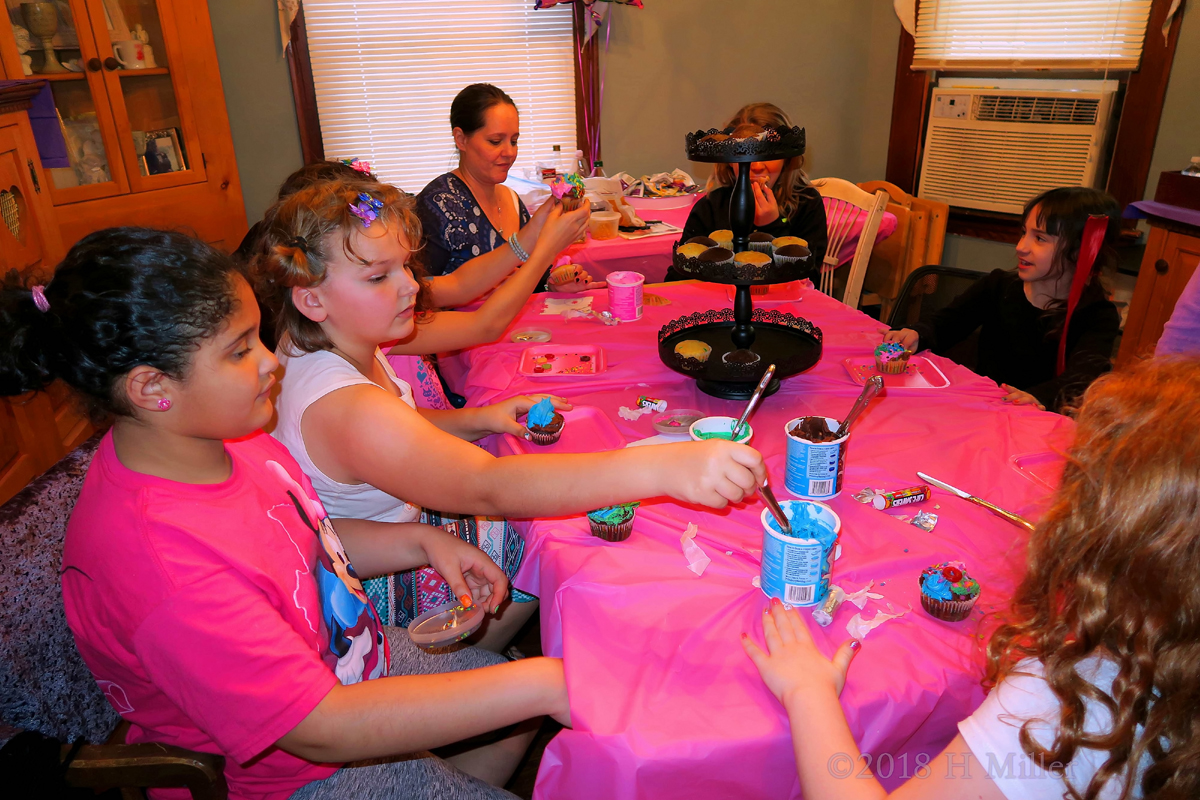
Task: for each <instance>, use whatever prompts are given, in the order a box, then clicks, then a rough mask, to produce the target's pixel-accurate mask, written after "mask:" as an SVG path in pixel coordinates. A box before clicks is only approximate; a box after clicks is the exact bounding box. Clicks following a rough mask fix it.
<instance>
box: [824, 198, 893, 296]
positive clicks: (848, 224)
mask: <svg viewBox="0 0 1200 800" xmlns="http://www.w3.org/2000/svg"><path fill="white" fill-rule="evenodd" d="M812 185H813V187H814V188H816V190H817V191H818V192H820V194H821V197H822V198H823V199H824V201H825V226H826V228H827V229H828V231H829V246H828V248H827V249H826V251H825V262H824V264H822V265H821V285H820V289H821V291H822V292H824V293H826V294H828V295H832V294H833V292H834V280H833V277H834V272H836V271H837V268H838V254H839V253H840V252H841V250H842V247H843V245H845V244H846V243H847V242H848V241H850V237H851V236H852V235H853V234H854V232H855V228H856V223H857V222H858V220H859V218H860V217H862V216H863V214H866V219H865V220H864V222H863V225H862V227H861V229H860V230H861V232H860V233H859V235H858V246H857V248H856V249H855V251H854V258H853V260H851V262H850V272H849V274H848V275H847V276H846V285H845V289H844V290H843V292H842V302H843V303H845V304H846V305H848V306H850V307H851V308H858V300H859V296H860V295H861V293H862V284H863V277H864V276H865V275H866V274H867V264H868V263H869V262H870V260H871V251H872V249H874V247H875V234H876V233H878V232H879V223H880V220H882V219H883V211H884V209H885V208H886V207H887V202H888V194H887V192H885V191H883V190H879V191H877V192H875V193H874V194H871V193H869V192H864V191H863V190H862V189H860V188H858V187H857V186H855V185H854V184H853V183H850V181H844V180H842V179H841V178H819V179H817V180H815V181H813V182H812Z"/></svg>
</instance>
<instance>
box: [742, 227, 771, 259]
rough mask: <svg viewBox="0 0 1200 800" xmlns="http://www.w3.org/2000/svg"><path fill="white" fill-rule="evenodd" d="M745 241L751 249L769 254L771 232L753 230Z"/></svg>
mask: <svg viewBox="0 0 1200 800" xmlns="http://www.w3.org/2000/svg"><path fill="white" fill-rule="evenodd" d="M747 241H748V243H749V247H750V249H751V250H755V251H757V252H759V253H766V254H767V255H771V234H769V233H763V232H762V231H755V232H754V233H752V234H750V238H749V239H748V240H747Z"/></svg>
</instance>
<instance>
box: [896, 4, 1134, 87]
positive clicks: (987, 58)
mask: <svg viewBox="0 0 1200 800" xmlns="http://www.w3.org/2000/svg"><path fill="white" fill-rule="evenodd" d="M1150 5H1151V0H921V5H920V8H919V11H918V14H917V32H916V36H915V38H916V50H915V52H914V53H913V64H912V68H913V69H947V68H952V69H1005V70H1008V69H1022V68H1029V69H1041V68H1051V69H1112V70H1132V69H1137V67H1138V62H1139V60H1140V59H1141V56H1142V41H1143V40H1144V38H1145V35H1146V22H1147V20H1148V19H1149V18H1150Z"/></svg>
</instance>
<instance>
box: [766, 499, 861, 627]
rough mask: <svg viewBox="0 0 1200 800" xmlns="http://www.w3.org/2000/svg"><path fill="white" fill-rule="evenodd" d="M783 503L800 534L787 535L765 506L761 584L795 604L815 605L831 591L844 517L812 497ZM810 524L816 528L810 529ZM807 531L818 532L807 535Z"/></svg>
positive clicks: (777, 595)
mask: <svg viewBox="0 0 1200 800" xmlns="http://www.w3.org/2000/svg"><path fill="white" fill-rule="evenodd" d="M779 505H780V506H781V507H782V508H783V513H784V515H785V516H786V517H787V518H788V521H789V522H790V523H791V526H792V532H793V533H795V534H796V535H795V536H787V535H785V534H784V533H783V532H782V531H781V530H780V529H779V523H777V522H776V521H775V518H774V517H773V516H772V515H771V510H770V509H769V508H764V509H763V511H762V517H761V519H762V526H763V556H762V566H761V572H760V574H759V586H760V587H761V588H762V591H763V594H765V595H766V596H767V597H776V598H778V599H780V600H782V601H783V602H785V603H788V604H790V605H793V606H815V605H817V604H818V603H821V602H824V600H825V596H826V595H827V594H829V586H830V584H831V582H832V580H833V562H834V561H836V560H837V556H838V539H839V538H840V537H841V533H842V520H841V517H839V516H838V515H837V513H836V512H835V511H834V510H833V509H832V508H830V507H829V506H827V505H825V504H824V503H817V502H813V501H811V500H782V501H780V503H779ZM810 526H811V527H812V528H815V529H816V530H809V531H806V530H805V529H806V528H809V527H810ZM806 532H807V533H813V532H815V533H816V534H817V535H816V537H810V536H806V535H805V533H806Z"/></svg>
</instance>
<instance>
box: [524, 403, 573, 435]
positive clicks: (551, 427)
mask: <svg viewBox="0 0 1200 800" xmlns="http://www.w3.org/2000/svg"><path fill="white" fill-rule="evenodd" d="M564 424H566V419H565V418H564V417H563V415H562V414H560V413H558V412H557V411H555V410H554V404H553V403H551V402H550V398H549V397H543V398H542V399H541V400H539V401H537V402H536V403H534V405H533V407H532V408H530V409H529V415H528V416H527V417H525V430H526V432H527V436H526V437H525V438H527V439H529V441H531V442H533V443H534V444H539V445H548V444H554V443H555V442H557V441H558V438H559V437H560V436H562V431H563V425H564Z"/></svg>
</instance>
